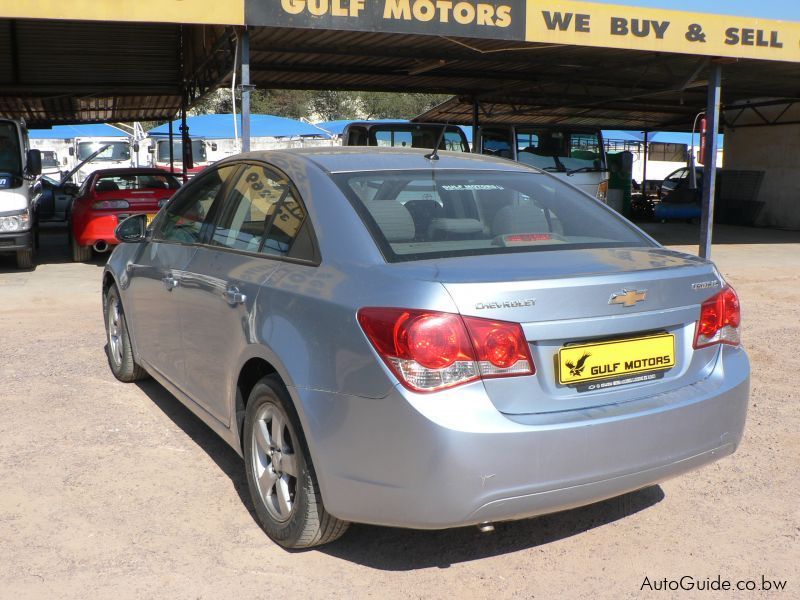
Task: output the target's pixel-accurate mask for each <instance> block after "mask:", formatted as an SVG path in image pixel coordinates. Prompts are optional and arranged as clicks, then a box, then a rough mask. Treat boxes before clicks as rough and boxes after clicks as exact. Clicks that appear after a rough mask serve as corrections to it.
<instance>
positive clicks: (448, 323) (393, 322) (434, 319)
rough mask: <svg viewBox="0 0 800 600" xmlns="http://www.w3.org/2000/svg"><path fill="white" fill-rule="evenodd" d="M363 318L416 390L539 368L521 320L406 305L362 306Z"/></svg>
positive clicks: (369, 333)
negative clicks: (484, 317) (488, 317)
mask: <svg viewBox="0 0 800 600" xmlns="http://www.w3.org/2000/svg"><path fill="white" fill-rule="evenodd" d="M358 322H359V323H360V325H361V328H362V329H363V330H364V333H365V334H366V335H367V338H368V339H369V341H370V342H371V343H372V345H373V346H374V347H375V349H376V350H377V352H378V354H379V355H380V357H381V358H382V359H383V361H384V362H385V363H386V364H387V366H388V367H389V368H390V369H391V370H392V372H393V373H394V374H395V375H396V376H397V378H398V379H399V380H400V382H401V383H402V384H403V385H405V386H406V387H407V388H409V389H411V390H414V391H417V392H432V391H437V390H442V389H445V388H450V387H453V386H456V385H461V384H463V383H467V382H470V381H475V380H477V379H480V378H481V377H511V376H516V375H531V374H533V373H534V372H535V369H534V366H533V360H532V359H531V355H530V350H529V349H528V343H527V341H526V340H525V336H524V334H523V333H522V328H521V327H520V326H519V324H517V323H506V322H504V321H491V320H488V319H479V318H475V317H465V318H462V317H461V316H460V315H457V314H453V313H445V312H437V311H426V310H413V309H404V308H362V309H361V310H359V311H358Z"/></svg>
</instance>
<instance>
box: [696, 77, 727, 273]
mask: <svg viewBox="0 0 800 600" xmlns="http://www.w3.org/2000/svg"><path fill="white" fill-rule="evenodd" d="M721 91H722V67H721V66H720V65H718V64H715V65H713V66H712V67H711V76H710V77H709V79H708V106H707V107H706V121H707V123H708V126H707V127H706V162H705V165H703V190H702V192H703V195H702V219H701V222H700V257H701V258H711V238H712V236H713V232H714V195H715V191H716V188H717V139H718V136H717V131H719V105H720V95H721Z"/></svg>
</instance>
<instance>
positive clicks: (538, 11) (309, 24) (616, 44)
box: [245, 0, 800, 62]
mask: <svg viewBox="0 0 800 600" xmlns="http://www.w3.org/2000/svg"><path fill="white" fill-rule="evenodd" d="M665 4H666V2H665ZM245 21H246V22H247V24H248V25H256V26H277V27H302V28H318V29H340V30H357V31H376V32H380V31H385V32H394V33H410V34H428V35H450V36H460V37H477V38H494V39H506V40H518V41H528V42H542V43H548V44H550V43H552V44H572V45H581V46H596V47H605V48H629V49H636V50H650V51H656V52H677V53H683V54H699V55H708V56H723V57H734V58H756V59H765V60H780V61H792V62H800V23H798V22H794V21H777V20H768V19H758V18H754V17H736V16H725V15H714V14H706V13H694V12H685V11H677V10H668V9H656V8H644V7H634V6H623V5H616V4H603V3H597V2H579V1H573V0H556V1H544V0H500V1H497V0H494V1H477V0H247V1H246V3H245Z"/></svg>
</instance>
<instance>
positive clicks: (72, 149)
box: [67, 146, 75, 156]
mask: <svg viewBox="0 0 800 600" xmlns="http://www.w3.org/2000/svg"><path fill="white" fill-rule="evenodd" d="M67 152H69V155H70V156H75V148H73V147H72V146H70V147H69V148H68V149H67Z"/></svg>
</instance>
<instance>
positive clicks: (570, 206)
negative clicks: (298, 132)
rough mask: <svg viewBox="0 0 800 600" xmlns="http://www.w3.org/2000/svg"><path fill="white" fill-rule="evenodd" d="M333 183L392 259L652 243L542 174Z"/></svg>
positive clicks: (355, 176) (385, 177)
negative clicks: (345, 196) (348, 200)
mask: <svg viewBox="0 0 800 600" xmlns="http://www.w3.org/2000/svg"><path fill="white" fill-rule="evenodd" d="M334 180H335V181H336V183H337V184H338V185H339V187H340V189H342V191H343V192H344V193H345V194H346V195H347V196H348V197H349V198H350V201H351V202H352V203H353V205H354V206H355V208H356V210H357V211H358V213H359V214H360V215H361V217H362V218H363V219H364V221H365V223H366V224H367V226H368V227H369V228H370V230H371V231H372V233H373V236H374V237H375V240H376V242H377V243H378V246H379V247H380V248H381V250H382V251H383V254H384V256H385V257H386V259H387V260H389V261H390V262H392V261H400V260H421V259H426V258H437V257H445V256H468V255H477V254H502V253H509V252H533V251H537V250H556V249H559V250H560V249H564V250H566V249H570V248H607V247H624V246H648V245H650V242H648V241H647V240H646V238H644V237H643V236H642V235H641V234H639V233H638V232H637V231H636V230H635V229H634V228H633V227H631V226H630V225H629V224H628V223H627V222H626V221H625V220H624V219H622V218H621V217H618V216H617V215H615V214H614V213H612V212H609V211H608V210H606V209H605V208H603V207H601V206H599V205H598V204H597V202H595V201H593V200H590V199H588V198H586V197H584V195H583V194H581V193H580V192H578V191H576V190H574V189H573V188H572V187H571V186H569V185H567V184H566V183H563V182H561V181H560V180H557V179H554V178H552V177H549V176H547V175H544V174H540V173H509V172H503V171H479V172H475V171H446V172H443V171H439V172H433V171H391V172H389V171H384V172H370V173H341V174H338V175H334Z"/></svg>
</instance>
